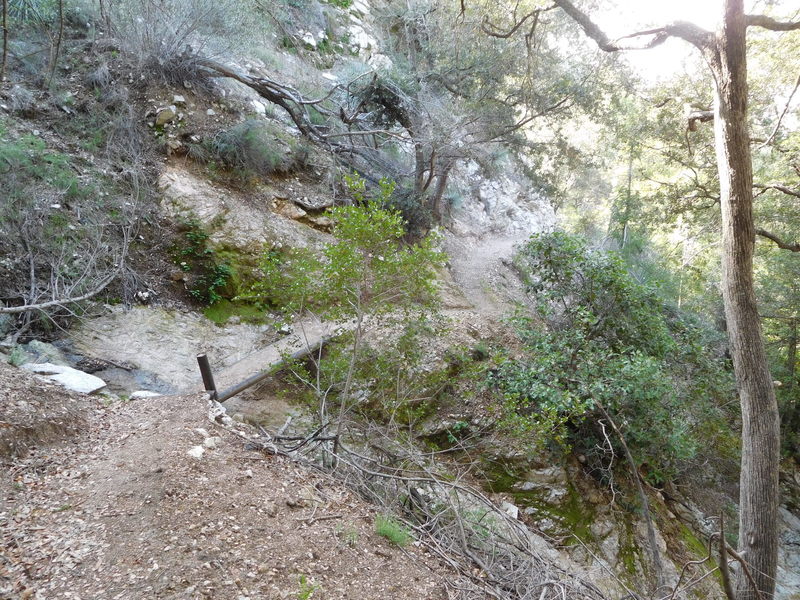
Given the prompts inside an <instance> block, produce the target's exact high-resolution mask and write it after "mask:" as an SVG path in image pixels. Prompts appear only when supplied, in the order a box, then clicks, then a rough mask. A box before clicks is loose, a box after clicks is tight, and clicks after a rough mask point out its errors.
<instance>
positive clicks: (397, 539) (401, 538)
mask: <svg viewBox="0 0 800 600" xmlns="http://www.w3.org/2000/svg"><path fill="white" fill-rule="evenodd" d="M375 533H377V534H378V535H380V536H383V537H385V538H386V539H387V540H389V541H390V542H392V543H393V544H394V545H395V546H399V547H400V548H403V547H405V546H407V545H408V543H409V542H410V541H411V532H410V531H409V530H408V528H407V527H406V526H405V525H403V524H402V523H400V522H399V521H398V520H397V519H395V518H394V517H392V516H391V515H378V516H376V517H375Z"/></svg>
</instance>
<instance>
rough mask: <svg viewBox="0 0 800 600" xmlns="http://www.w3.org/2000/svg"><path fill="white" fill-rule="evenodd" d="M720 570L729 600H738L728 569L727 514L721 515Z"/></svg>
mask: <svg viewBox="0 0 800 600" xmlns="http://www.w3.org/2000/svg"><path fill="white" fill-rule="evenodd" d="M719 531H720V533H719V572H720V574H721V575H722V589H723V590H725V595H726V596H727V597H728V600H736V595H735V594H734V592H733V586H732V585H731V572H730V570H729V569H728V557H727V556H726V555H725V546H727V544H726V543H725V515H724V514H722V513H720V515H719Z"/></svg>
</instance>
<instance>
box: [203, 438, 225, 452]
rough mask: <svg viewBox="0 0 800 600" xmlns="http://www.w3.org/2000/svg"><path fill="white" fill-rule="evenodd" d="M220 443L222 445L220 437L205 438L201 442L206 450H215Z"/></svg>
mask: <svg viewBox="0 0 800 600" xmlns="http://www.w3.org/2000/svg"><path fill="white" fill-rule="evenodd" d="M221 443H222V438H220V437H217V436H213V437H207V438H206V439H204V440H203V447H204V448H207V449H208V450H214V449H215V448H218V447H219V445H220V444H221Z"/></svg>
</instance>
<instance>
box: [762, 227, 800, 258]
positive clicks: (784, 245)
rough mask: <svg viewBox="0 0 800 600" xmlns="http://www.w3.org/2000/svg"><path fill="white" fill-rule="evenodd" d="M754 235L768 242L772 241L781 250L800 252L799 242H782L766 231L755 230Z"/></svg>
mask: <svg viewBox="0 0 800 600" xmlns="http://www.w3.org/2000/svg"><path fill="white" fill-rule="evenodd" d="M756 235H760V236H761V237H765V238H767V239H768V240H772V241H773V242H775V244H776V245H777V246H778V248H780V249H781V250H789V251H790V252H800V242H795V243H790V242H784V241H783V240H781V239H780V238H779V237H778V236H777V235H775V234H774V233H770V232H769V231H766V230H764V229H756Z"/></svg>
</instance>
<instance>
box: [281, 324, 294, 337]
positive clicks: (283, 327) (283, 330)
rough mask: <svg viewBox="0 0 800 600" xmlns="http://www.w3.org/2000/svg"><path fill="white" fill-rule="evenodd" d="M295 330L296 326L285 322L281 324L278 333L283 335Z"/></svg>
mask: <svg viewBox="0 0 800 600" xmlns="http://www.w3.org/2000/svg"><path fill="white" fill-rule="evenodd" d="M293 331H294V327H292V326H291V325H289V324H288V323H284V324H283V325H281V326H280V328H278V333H280V334H281V335H289V334H290V333H292V332H293Z"/></svg>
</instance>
